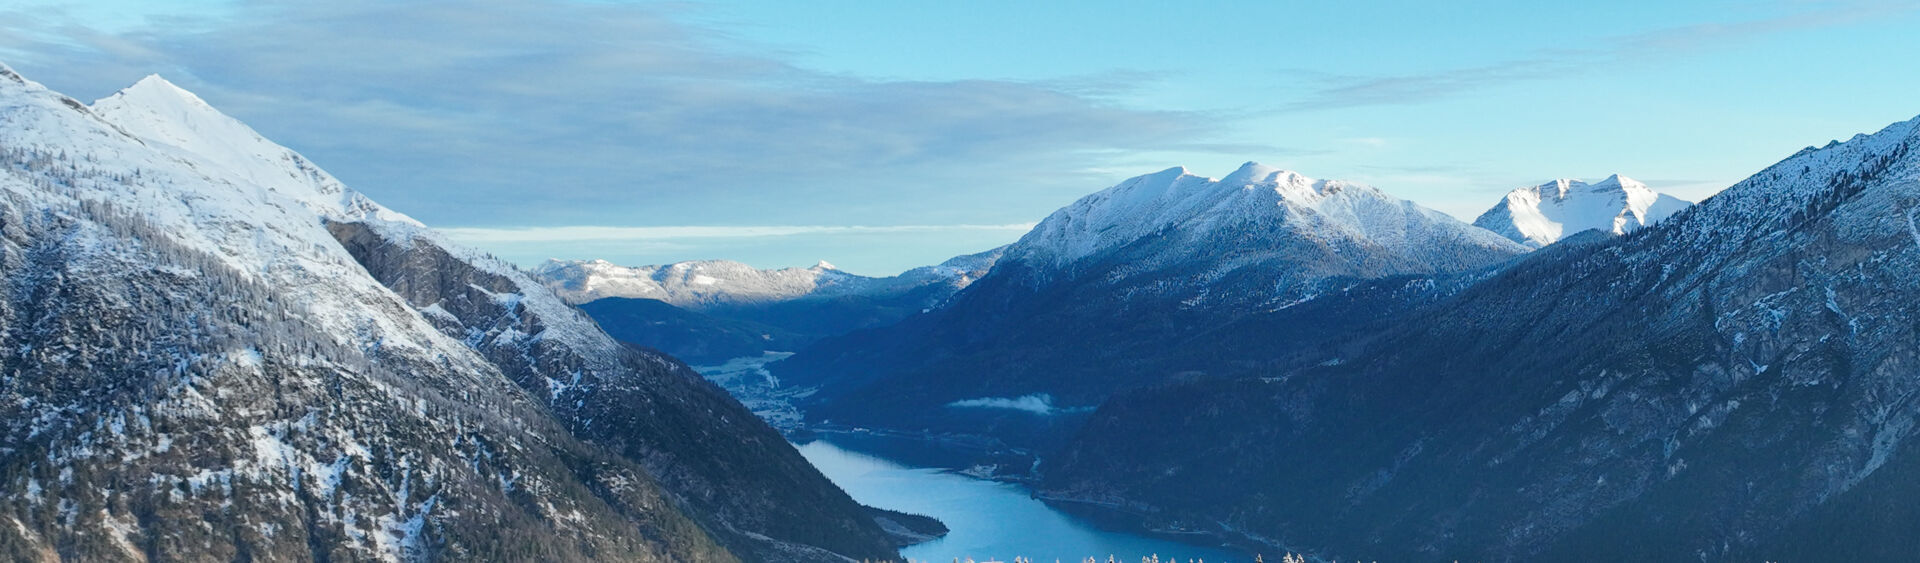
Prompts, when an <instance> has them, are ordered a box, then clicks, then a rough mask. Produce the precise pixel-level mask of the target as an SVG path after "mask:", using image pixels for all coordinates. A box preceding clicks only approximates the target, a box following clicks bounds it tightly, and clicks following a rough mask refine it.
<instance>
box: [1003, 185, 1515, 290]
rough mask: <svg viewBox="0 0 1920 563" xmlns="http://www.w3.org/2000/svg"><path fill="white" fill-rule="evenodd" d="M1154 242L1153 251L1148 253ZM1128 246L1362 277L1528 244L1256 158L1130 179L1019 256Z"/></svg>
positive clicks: (1218, 264) (1160, 254)
mask: <svg viewBox="0 0 1920 563" xmlns="http://www.w3.org/2000/svg"><path fill="white" fill-rule="evenodd" d="M1142 244H1145V245H1148V246H1151V247H1152V248H1153V250H1152V251H1150V252H1145V253H1141V252H1138V251H1137V250H1138V249H1139V248H1140V245H1142ZM1122 248H1130V249H1133V251H1131V252H1130V253H1129V260H1131V261H1134V262H1136V263H1137V265H1138V266H1139V267H1140V268H1164V267H1171V266H1174V265H1177V264H1180V263H1204V264H1208V265H1209V267H1212V268H1216V269H1221V270H1220V271H1225V270H1232V269H1237V268H1239V267H1241V266H1244V265H1249V264H1252V263H1256V262H1263V261H1267V260H1269V259H1273V258H1286V259H1289V260H1290V261H1298V262H1302V263H1306V262H1312V263H1316V264H1319V265H1327V266H1331V267H1328V268H1324V270H1325V271H1326V272H1327V273H1328V274H1352V275H1357V276H1359V277H1373V276H1376V275H1385V274H1393V273H1424V272H1434V271H1451V270H1460V269H1466V268H1468V267H1473V266H1478V265H1483V264H1485V263H1487V262H1489V261H1490V260H1492V259H1495V258H1497V257H1500V256H1508V255H1512V254H1516V253H1519V252H1523V251H1524V250H1525V249H1524V248H1522V247H1520V246H1519V245H1517V244H1515V243H1513V242H1512V241H1508V240H1506V239H1503V238H1501V237H1500V236H1498V235H1495V234H1494V233H1491V232H1488V231H1486V230H1484V229H1480V228H1476V227H1474V226H1472V225H1468V224H1466V223H1462V222H1460V221H1459V220H1457V219H1454V218H1453V217H1451V216H1448V215H1447V214H1445V213H1441V212H1438V211H1434V210H1432V209H1427V208H1425V207H1421V206H1420V205H1417V204H1415V203H1413V202H1410V201H1406V200H1402V199H1399V198H1395V197H1393V196H1390V195H1387V194H1386V193H1384V192H1381V191H1380V190H1378V189H1375V188H1373V187H1371V186H1367V185H1363V184H1358V183H1353V182H1344V181H1339V180H1316V179H1313V178H1309V177H1307V176H1304V175H1301V174H1300V173H1297V172H1293V171H1289V170H1281V169H1278V168H1274V167H1270V166H1265V165H1262V164H1259V163H1255V162H1248V163H1246V164H1244V165H1241V166H1240V168H1239V169H1238V170H1235V171H1234V172H1233V173H1232V174H1228V175H1227V176H1226V177H1224V178H1220V179H1217V180H1216V179H1213V178H1207V177H1203V176H1198V175H1194V174H1192V173H1189V172H1188V171H1187V169H1185V168H1181V167H1175V168H1169V169H1166V170H1162V171H1160V172H1156V173H1153V174H1147V175H1144V176H1138V177H1134V178H1131V179H1128V180H1126V181H1124V182H1121V183H1120V184H1119V185H1116V186H1113V187H1111V188H1107V189H1105V190H1101V191H1099V192H1097V193H1094V194H1092V195H1089V196H1086V197H1084V198H1081V199H1080V200H1079V201H1076V202H1074V203H1073V204H1072V205H1068V206H1067V207H1065V208H1062V209H1060V210H1059V211H1056V212H1054V213H1053V215H1051V216H1049V217H1047V219H1046V220H1045V221H1042V222H1040V224H1039V225H1037V226H1036V227H1034V229H1033V231H1032V232H1029V233H1028V234H1027V235H1026V236H1025V237H1023V238H1021V239H1020V241H1019V242H1017V243H1015V244H1014V245H1013V246H1012V247H1010V248H1009V249H1008V251H1007V257H1008V259H1010V260H1020V261H1022V262H1025V263H1026V264H1028V265H1030V266H1033V267H1036V268H1072V267H1073V266H1074V265H1075V264H1077V263H1082V262H1085V261H1088V260H1097V259H1099V258H1101V257H1103V256H1105V255H1107V254H1109V253H1111V252H1114V251H1116V250H1120V249H1122ZM1292 252H1306V253H1310V254H1312V255H1313V256H1307V255H1293V256H1287V255H1286V254H1288V253H1292ZM1316 269H1319V268H1316Z"/></svg>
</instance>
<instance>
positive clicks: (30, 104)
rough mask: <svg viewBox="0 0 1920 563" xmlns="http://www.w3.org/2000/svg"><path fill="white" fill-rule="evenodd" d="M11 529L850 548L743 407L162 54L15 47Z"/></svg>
mask: <svg viewBox="0 0 1920 563" xmlns="http://www.w3.org/2000/svg"><path fill="white" fill-rule="evenodd" d="M0 270H4V272H5V275H4V277H0V280H4V281H3V282H0V283H3V284H4V296H5V298H4V299H0V349H4V350H6V353H4V354H0V374H4V378H0V488H3V489H4V491H5V492H4V494H0V517H4V518H6V519H8V522H7V524H10V525H0V553H4V554H5V555H4V556H5V557H6V558H9V559H13V560H51V559H61V558H82V559H101V560H121V559H125V560H150V559H155V558H159V559H186V560H235V559H320V560H335V559H342V560H363V559H380V560H398V559H407V560H414V559H429V558H443V559H453V560H653V561H682V560H686V561H728V560H735V559H737V558H744V559H748V560H780V561H789V560H821V561H827V560H842V558H843V557H887V556H891V554H892V553H893V549H892V546H891V545H890V544H889V542H888V539H887V538H885V537H884V536H883V535H882V533H881V532H879V530H878V528H877V526H876V525H874V524H873V523H872V522H871V521H870V519H868V517H867V515H866V514H865V513H864V512H863V511H862V510H861V509H860V507H858V506H857V505H855V504H853V503H852V502H851V501H850V500H848V499H847V498H846V497H845V495H844V494H843V493H841V492H840V491H839V490H838V489H835V488H833V487H832V486H831V484H829V483H827V482H826V481H825V480H824V478H822V477H821V476H820V475H819V474H818V473H817V472H814V471H813V470H812V469H811V468H809V467H807V466H806V465H805V462H804V460H801V459H800V458H799V456H798V454H797V453H796V452H794V451H793V450H792V449H791V448H790V447H787V446H786V444H785V443H784V442H783V441H781V440H780V439H779V437H778V435H777V434H775V433H774V432H773V431H772V430H770V429H768V428H767V427H766V426H765V425H763V424H760V423H759V422H758V421H757V420H756V419H754V418H753V417H752V415H751V414H750V413H748V412H747V411H746V410H745V409H744V408H742V407H740V406H739V405H738V403H735V402H733V401H731V400H730V399H728V398H726V397H725V395H724V394H722V393H721V392H719V391H718V390H717V389H715V388H713V387H712V386H711V385H708V384H706V383H705V382H704V381H702V380H700V379H699V378H698V377H696V376H694V375H693V374H691V372H689V371H687V370H686V368H685V367H684V366H681V365H680V364H679V363H678V362H676V361H673V360H672V359H670V358H666V357H663V356H659V355H657V354H651V353H646V352H641V351H638V350H633V349H630V348H627V347H624V346H621V345H619V344H618V343H616V342H615V341H613V340H612V339H611V338H608V337H607V336H606V335H605V334H604V333H601V332H600V331H599V330H598V329H597V328H596V327H595V326H594V325H593V323H592V322H591V321H590V320H589V319H587V318H586V317H585V316H584V315H582V314H580V313H579V312H577V311H575V310H573V309H571V308H569V307H567V306H566V305H565V304H564V303H562V302H561V301H560V300H559V299H558V298H557V297H555V296H554V295H552V294H551V293H550V292H547V291H545V290H544V288H542V287H540V286H539V285H538V284H537V283H534V282H532V280H531V278H528V277H527V276H525V275H524V274H520V273H518V272H517V271H514V270H513V269H512V268H511V267H508V266H506V265H504V264H500V263H498V262H494V261H491V260H490V259H486V258H484V257H481V256H477V255H474V254H471V253H467V252H465V251H460V250H458V249H455V248H453V247H450V246H448V245H446V244H444V243H443V242H441V241H440V239H439V238H438V237H437V235H435V234H434V233H432V232H431V231H430V230H427V229H425V228H424V227H422V226H420V225H419V224H418V223H416V222H413V221H412V220H411V219H408V218H406V217H405V216H403V215H400V214H398V213H394V212H392V211H390V210H386V209H384V208H382V207H380V206H378V205H377V204H374V203H373V202H371V201H369V200H367V199H366V198H364V197H363V196H360V195H359V194H357V193H354V192H352V191H351V190H348V189H346V188H345V187H344V186H342V185H340V184H339V182H338V181H336V180H334V179H333V178H332V177H331V176H328V175H327V174H326V173H325V172H323V171H321V170H319V169H318V168H317V167H314V166H313V165H312V164H311V163H309V162H307V161H306V160H305V159H303V158H301V157H300V156H299V155H297V154H295V153H293V152H292V151H289V150H286V149H285V148H284V147H279V146H278V145H274V144H272V143H271V142H270V141H266V140H265V139H263V138H260V137H259V136H258V135H257V134H255V133H253V132H252V130H251V129H248V128H246V127H245V126H244V125H242V124H239V123H238V122H237V121H233V120H231V118H227V117H226V116H224V115H220V114H219V113H218V112H217V111H214V110H212V108H211V107H209V106H207V105H206V104H205V103H204V102H203V101H201V100H199V99H198V98H197V97H194V96H192V95H191V94H189V93H186V92H184V91H180V90H178V89H177V88H174V87H172V85H170V84H166V83H165V81H163V80H159V79H158V78H149V79H148V80H145V81H142V82H141V83H140V84H138V85H136V86H135V87H132V88H129V89H128V90H127V91H124V92H122V93H121V94H118V95H116V96H114V97H112V98H109V99H107V100H102V101H100V102H97V103H96V104H94V106H92V107H89V106H88V105H86V104H82V103H80V102H77V101H75V100H72V99H71V98H66V97H64V96H60V95H58V94H56V93H53V92H50V91H47V90H46V89H45V88H43V87H41V86H39V85H38V84H35V83H32V82H30V81H27V80H25V79H24V78H22V77H20V76H19V75H17V74H15V73H13V72H12V71H11V70H6V69H5V68H4V67H0Z"/></svg>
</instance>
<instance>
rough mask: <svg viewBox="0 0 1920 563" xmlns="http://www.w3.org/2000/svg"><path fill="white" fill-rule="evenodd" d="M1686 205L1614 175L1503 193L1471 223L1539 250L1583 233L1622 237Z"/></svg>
mask: <svg viewBox="0 0 1920 563" xmlns="http://www.w3.org/2000/svg"><path fill="white" fill-rule="evenodd" d="M1689 205H1693V204H1692V203H1689V202H1687V200H1684V199H1680V198H1677V197H1673V196H1670V195H1666V194H1663V193H1659V192H1656V191H1653V189H1652V188H1649V187H1647V185H1646V184H1642V183H1640V182H1638V181H1636V180H1634V179H1632V178H1627V177H1624V176H1621V175H1618V174H1615V175H1612V176H1608V177H1607V179H1605V180H1601V181H1599V182H1596V183H1592V184H1588V183H1586V182H1582V181H1579V180H1568V179H1560V180H1554V181H1552V182H1547V183H1545V184H1541V185H1538V186H1528V187H1525V188H1520V189H1517V190H1514V191H1511V192H1508V193H1507V196H1506V197H1504V198H1501V200H1500V203H1499V204H1496V205H1494V206H1493V209H1489V210H1487V212H1486V213H1483V214H1481V215H1480V218H1479V219H1475V220H1474V221H1473V224H1474V225H1475V226H1478V227H1481V228H1485V229H1487V230H1490V231H1493V232H1496V233H1500V235H1501V236H1504V237H1507V238H1510V239H1513V240H1514V241H1515V242H1519V243H1522V244H1526V245H1528V246H1532V247H1534V248H1539V247H1542V246H1546V245H1549V244H1553V243H1554V242H1555V241H1558V240H1560V239H1561V238H1562V237H1565V236H1569V235H1572V234H1574V233H1578V232H1581V231H1585V230H1588V229H1596V230H1599V231H1600V232H1603V233H1612V234H1616V235H1624V234H1627V233H1629V232H1632V231H1634V230H1637V229H1640V228H1641V227H1645V226H1647V225H1651V224H1654V223H1657V222H1659V221H1660V220H1661V219H1665V218H1667V217H1669V216H1672V215H1673V214H1675V213H1679V212H1680V211H1681V210H1683V209H1686V208H1687V206H1689Z"/></svg>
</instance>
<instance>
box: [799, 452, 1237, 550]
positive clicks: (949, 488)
mask: <svg viewBox="0 0 1920 563" xmlns="http://www.w3.org/2000/svg"><path fill="white" fill-rule="evenodd" d="M831 440H832V438H830V437H829V438H826V439H821V440H815V441H813V442H809V443H806V444H802V445H799V446H797V447H799V448H800V453H801V454H802V455H805V456H806V458H807V460H809V461H812V462H813V465H814V466H815V467H818V468H820V472H821V473H824V474H826V476H827V478H829V479H832V480H833V482H834V483H838V484H839V485H840V487H841V488H843V489H846V491H847V494H850V495H853V498H854V500H858V501H860V502H861V503H863V504H867V505H871V506H877V507H881V508H887V509H892V510H898V511H901V512H911V513H915V514H925V515H928V516H932V517H934V518H939V519H940V521H941V522H945V523H946V524H947V527H948V528H949V529H951V530H952V531H951V532H949V533H948V534H947V536H946V537H944V538H940V539H937V540H934V541H931V542H928V543H923V544H920V545H915V546H911V547H908V548H906V549H903V550H901V555H903V556H905V557H907V558H908V559H911V560H913V561H928V562H932V563H948V562H951V561H953V560H954V558H960V560H962V561H965V560H966V559H967V558H969V557H971V558H973V559H975V560H977V561H988V560H1000V561H1012V560H1013V558H1014V557H1016V556H1018V557H1028V558H1032V559H1033V560H1034V561H1036V562H1051V561H1054V560H1056V559H1057V560H1059V561H1063V562H1067V563H1078V562H1080V561H1083V560H1085V559H1086V558H1088V557H1097V558H1099V560H1100V561H1102V562H1104V561H1106V560H1107V556H1108V555H1112V556H1114V557H1115V559H1116V560H1117V561H1126V562H1132V561H1139V560H1140V558H1141V557H1147V556H1152V555H1159V556H1160V560H1161V561H1169V560H1176V561H1181V562H1185V561H1188V560H1200V559H1204V560H1206V561H1208V562H1210V563H1211V562H1221V563H1228V562H1244V561H1251V560H1252V559H1253V558H1252V557H1251V556H1247V555H1244V554H1241V553H1238V552H1234V551H1230V550H1227V549H1223V548H1215V547H1207V546H1203V545H1193V544H1187V543H1181V542H1175V541H1171V540H1167V539H1162V538H1157V537H1150V536H1146V535H1142V534H1138V533H1134V532H1130V531H1127V530H1124V529H1121V527H1120V526H1112V525H1103V524H1099V523H1096V522H1094V521H1093V520H1089V519H1087V518H1082V517H1078V516H1075V515H1072V514H1068V513H1065V512H1062V511H1060V510H1056V509H1054V508H1053V507H1050V506H1047V504H1046V503H1043V502H1040V501H1038V500H1034V499H1032V498H1029V497H1028V496H1027V492H1026V491H1025V490H1024V489H1022V488H1020V487H1018V486H1015V485H1009V484H1006V483H998V482H993V481H986V480H981V479H975V478H972V477H967V476H965V475H959V474H955V473H951V472H947V471H943V470H939V469H930V468H924V467H909V466H906V465H902V464H900V463H896V462H893V461H889V460H887V459H882V458H880V457H876V456H873V455H868V454H864V453H859V452H855V451H852V450H849V449H846V448H843V447H840V446H838V445H835V444H834V443H832V441H831Z"/></svg>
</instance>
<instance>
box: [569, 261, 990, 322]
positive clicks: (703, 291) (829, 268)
mask: <svg viewBox="0 0 1920 563" xmlns="http://www.w3.org/2000/svg"><path fill="white" fill-rule="evenodd" d="M998 258H999V249H995V250H991V251H987V252H983V253H980V254H971V255H966V256H960V257H956V258H953V259H952V260H948V261H946V262H945V263H942V264H940V265H938V266H926V267H921V268H915V269H912V270H908V271H907V272H905V273H902V274H900V275H898V276H892V277H884V278H875V277H867V276H862V275H857V274H850V273H847V272H843V271H840V269H839V268H837V267H835V266H834V265H833V264H832V263H830V262H827V261H825V260H821V261H820V262H818V263H816V264H814V266H813V267H811V268H781V269H757V268H754V267H753V266H749V265H747V264H742V263H740V262H734V261H730V260H699V261H689V262H676V263H673V264H665V265H659V266H631V267H630V266H620V265H616V264H613V263H611V262H607V261H605V260H572V261H569V260H548V261H547V262H546V263H545V264H542V265H541V266H540V267H539V268H537V269H536V270H535V271H534V275H535V276H538V277H539V278H541V279H543V280H544V281H545V282H546V285H547V287H548V288H550V289H552V290H553V291H554V292H555V293H558V294H559V295H560V296H561V297H564V298H565V299H567V300H568V301H570V302H573V303H585V302H588V301H593V300H596V299H603V298H607V297H627V298H643V299H658V300H661V301H665V302H667V303H671V304H673V305H675V306H680V307H694V308H698V307H702V306H707V305H719V304H750V303H768V302H778V301H789V300H793V299H801V298H806V297H831V296H844V295H866V296H884V295H897V294H900V293H904V292H907V291H910V290H913V289H915V288H919V287H925V286H927V285H930V284H950V285H952V286H953V287H954V288H955V289H958V288H962V287H966V285H967V284H970V283H972V282H973V281H974V280H976V279H979V277H980V276H982V275H985V274H986V272H987V270H989V269H991V268H992V267H993V264H994V262H995V260H997V259H998Z"/></svg>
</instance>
